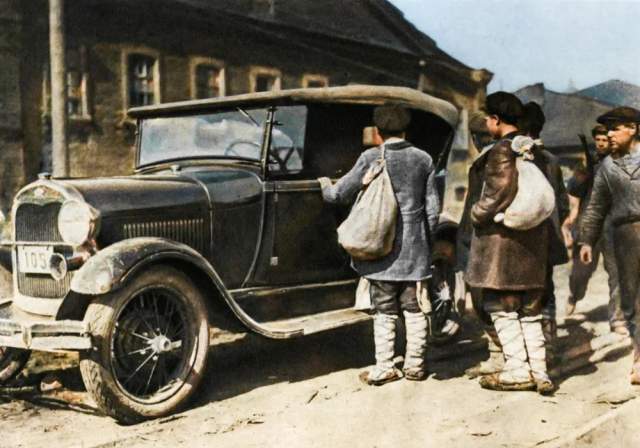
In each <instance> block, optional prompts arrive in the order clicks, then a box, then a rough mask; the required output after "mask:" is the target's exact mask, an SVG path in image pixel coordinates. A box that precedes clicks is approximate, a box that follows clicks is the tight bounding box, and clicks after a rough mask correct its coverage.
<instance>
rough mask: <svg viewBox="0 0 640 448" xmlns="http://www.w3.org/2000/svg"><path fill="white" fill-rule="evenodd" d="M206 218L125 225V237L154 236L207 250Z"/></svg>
mask: <svg viewBox="0 0 640 448" xmlns="http://www.w3.org/2000/svg"><path fill="white" fill-rule="evenodd" d="M204 227H205V226H204V219H175V220H170V221H152V222H141V223H130V224H125V225H124V229H123V230H124V237H125V238H137V237H145V236H154V237H160V238H167V239H170V240H173V241H178V242H181V243H183V244H186V245H187V246H190V247H192V248H193V249H195V250H197V251H198V252H200V253H203V252H204V250H205V228H204Z"/></svg>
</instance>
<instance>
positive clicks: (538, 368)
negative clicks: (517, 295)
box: [520, 290, 555, 394]
mask: <svg viewBox="0 0 640 448" xmlns="http://www.w3.org/2000/svg"><path fill="white" fill-rule="evenodd" d="M543 294H544V291H539V290H532V291H527V294H526V296H525V299H524V303H523V306H522V308H521V310H520V324H521V325H522V333H523V335H524V341H525V346H526V349H527V357H528V361H529V366H530V367H531V375H532V376H533V379H534V380H535V382H536V387H537V389H538V392H539V393H541V394H547V393H551V392H553V390H554V389H555V386H554V385H553V383H552V382H551V379H550V378H549V375H548V373H547V358H548V355H547V347H549V346H550V344H549V342H548V341H549V338H551V337H553V336H552V335H549V334H545V325H544V324H545V321H544V318H543V313H541V312H540V311H541V308H542V307H541V303H540V302H541V300H540V299H541V298H542V296H543ZM551 322H552V321H547V322H546V325H547V331H550V330H551V329H549V328H548V326H549V324H550V323H551Z"/></svg>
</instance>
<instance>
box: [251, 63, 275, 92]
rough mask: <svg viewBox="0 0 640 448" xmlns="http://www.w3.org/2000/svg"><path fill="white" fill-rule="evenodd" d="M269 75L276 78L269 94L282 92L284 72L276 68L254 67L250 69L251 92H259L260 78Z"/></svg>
mask: <svg viewBox="0 0 640 448" xmlns="http://www.w3.org/2000/svg"><path fill="white" fill-rule="evenodd" d="M260 75H267V76H272V77H274V78H275V81H274V83H273V88H272V89H271V90H268V92H269V91H270V92H277V91H279V90H282V72H281V71H280V70H278V69H277V68H274V67H265V66H252V67H251V68H250V69H249V92H252V93H254V92H257V90H256V87H257V83H258V76H260Z"/></svg>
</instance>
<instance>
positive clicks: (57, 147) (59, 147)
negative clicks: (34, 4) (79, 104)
mask: <svg viewBox="0 0 640 448" xmlns="http://www.w3.org/2000/svg"><path fill="white" fill-rule="evenodd" d="M49 45H50V62H51V134H52V137H51V143H52V164H53V176H54V177H66V176H68V175H69V153H68V150H67V110H66V108H67V86H66V82H65V77H66V74H67V69H66V61H65V41H64V0H49Z"/></svg>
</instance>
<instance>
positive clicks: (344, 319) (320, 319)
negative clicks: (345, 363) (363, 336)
mask: <svg viewBox="0 0 640 448" xmlns="http://www.w3.org/2000/svg"><path fill="white" fill-rule="evenodd" d="M371 319H372V316H371V315H370V314H367V313H366V312H364V311H356V310H354V309H353V308H346V309H341V310H333V311H327V312H324V313H319V314H314V315H311V316H302V317H296V318H293V319H283V320H275V321H271V322H261V323H260V326H261V327H263V328H265V329H266V330H268V331H270V332H272V333H276V334H286V335H287V336H286V337H298V336H306V335H309V334H314V333H320V332H322V331H328V330H333V329H336V328H340V327H344V326H346V325H353V324H357V323H359V322H365V321H368V320H371Z"/></svg>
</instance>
